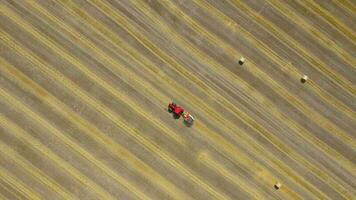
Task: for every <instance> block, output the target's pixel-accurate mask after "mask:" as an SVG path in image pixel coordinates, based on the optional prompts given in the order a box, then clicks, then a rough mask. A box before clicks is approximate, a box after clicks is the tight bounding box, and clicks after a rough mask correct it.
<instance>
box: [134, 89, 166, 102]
mask: <svg viewBox="0 0 356 200" xmlns="http://www.w3.org/2000/svg"><path fill="white" fill-rule="evenodd" d="M135 87H136V86H135ZM160 99H162V98H160Z"/></svg>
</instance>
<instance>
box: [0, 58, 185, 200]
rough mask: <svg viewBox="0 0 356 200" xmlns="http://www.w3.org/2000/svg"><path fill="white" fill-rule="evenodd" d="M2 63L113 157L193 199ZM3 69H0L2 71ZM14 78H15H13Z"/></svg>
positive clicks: (176, 194) (179, 196)
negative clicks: (44, 96)
mask: <svg viewBox="0 0 356 200" xmlns="http://www.w3.org/2000/svg"><path fill="white" fill-rule="evenodd" d="M0 63H1V64H2V65H4V66H5V68H7V69H4V72H5V71H6V72H5V74H7V75H8V77H9V78H10V79H16V80H14V81H15V82H17V83H18V85H20V86H21V87H23V88H24V89H25V90H26V91H29V92H31V93H32V94H34V95H36V96H37V97H38V98H40V97H41V96H42V95H43V94H44V95H46V99H43V101H45V102H46V103H47V104H48V105H50V106H51V107H53V108H54V109H55V110H56V112H57V113H60V114H61V115H62V116H64V117H65V118H67V119H68V120H69V121H71V122H72V123H73V124H75V125H76V126H77V127H78V128H79V129H80V130H83V131H84V133H86V134H87V135H88V136H89V137H91V138H93V139H94V140H95V141H96V142H98V143H100V144H101V145H102V146H103V147H104V148H105V149H107V151H109V152H110V153H111V154H112V155H114V156H115V157H117V158H119V159H120V160H123V161H124V162H126V163H127V164H129V165H130V166H131V167H133V168H134V169H135V170H136V171H137V172H138V173H139V174H141V175H142V176H143V177H145V178H147V180H149V181H151V182H152V183H153V184H154V185H156V186H157V187H158V188H161V189H162V190H164V191H166V192H167V194H169V195H170V196H171V197H174V198H175V199H178V200H179V199H187V200H188V199H191V197H189V196H187V195H186V194H184V193H182V191H180V190H179V189H176V188H175V186H174V185H172V183H170V182H168V181H167V180H166V179H165V178H164V177H162V176H161V175H160V174H159V173H157V172H156V171H154V170H153V169H152V168H150V167H149V166H148V165H147V164H146V163H144V162H143V161H141V160H140V159H139V158H137V157H136V156H135V155H133V154H132V153H131V152H130V151H128V150H127V149H125V148H124V147H122V146H121V145H119V144H118V143H115V142H112V139H111V138H109V137H108V136H106V135H105V134H103V133H102V132H101V131H100V130H98V129H97V128H96V127H95V126H93V125H91V124H90V123H89V122H88V121H86V120H84V119H83V118H81V117H80V116H79V115H77V114H76V113H75V112H73V111H72V110H71V109H70V108H69V107H68V106H66V105H65V104H63V103H62V102H60V101H59V100H58V99H57V98H55V97H54V96H53V95H52V94H50V93H49V92H47V91H46V90H45V89H43V88H42V87H41V86H39V85H38V84H37V83H35V82H33V81H32V80H30V79H29V78H28V77H26V75H24V74H22V73H21V72H19V71H18V70H16V68H14V67H13V66H10V65H9V64H8V63H5V61H4V60H3V59H1V58H0ZM2 70H3V69H0V71H2ZM13 77H14V78H13Z"/></svg>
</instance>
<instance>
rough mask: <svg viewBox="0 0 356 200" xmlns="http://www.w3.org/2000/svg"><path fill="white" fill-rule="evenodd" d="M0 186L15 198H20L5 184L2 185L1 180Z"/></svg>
mask: <svg viewBox="0 0 356 200" xmlns="http://www.w3.org/2000/svg"><path fill="white" fill-rule="evenodd" d="M0 188H2V189H3V190H5V191H6V192H8V193H9V194H11V195H12V196H15V197H16V199H17V200H19V199H22V198H20V197H19V195H18V194H15V193H14V191H10V189H9V188H8V187H7V186H6V185H4V184H3V183H1V181H0ZM15 191H16V190H15ZM0 196H2V194H1V193H0ZM3 199H6V198H3ZM10 200H13V199H10Z"/></svg>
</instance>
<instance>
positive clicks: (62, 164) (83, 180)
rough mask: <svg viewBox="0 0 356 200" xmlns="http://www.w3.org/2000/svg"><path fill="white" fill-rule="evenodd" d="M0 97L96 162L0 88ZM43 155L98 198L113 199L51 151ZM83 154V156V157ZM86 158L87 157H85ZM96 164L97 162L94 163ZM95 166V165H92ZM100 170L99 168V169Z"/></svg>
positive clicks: (70, 146) (90, 159) (89, 159)
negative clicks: (97, 195) (98, 196)
mask: <svg viewBox="0 0 356 200" xmlns="http://www.w3.org/2000/svg"><path fill="white" fill-rule="evenodd" d="M0 95H1V96H2V97H3V98H4V99H6V100H7V102H8V104H10V105H13V106H14V107H16V108H19V109H20V110H21V112H23V113H25V114H26V115H28V116H29V117H31V118H32V120H34V121H37V123H38V124H40V125H41V126H44V127H45V128H46V129H47V130H49V131H51V133H53V135H55V136H56V137H58V138H59V139H61V140H62V141H63V143H64V144H65V145H67V146H68V147H69V148H72V149H73V150H74V151H76V152H78V153H79V154H80V155H82V156H83V157H84V158H86V160H88V161H90V162H92V163H94V162H96V161H94V160H93V158H91V157H92V156H91V155H90V154H89V153H87V152H86V153H84V151H85V150H84V149H83V148H81V147H80V146H78V145H77V144H75V143H74V142H72V141H71V140H70V139H69V138H67V137H66V136H65V135H63V134H62V133H60V132H59V130H58V129H56V128H55V127H53V126H52V125H51V124H49V123H48V121H47V120H45V119H43V118H42V117H40V116H39V115H37V114H36V113H34V112H33V111H32V110H31V109H30V108H28V107H27V106H25V105H23V104H22V103H21V102H20V101H19V100H17V99H15V98H14V97H12V96H11V95H9V94H8V93H6V92H5V91H4V90H3V89H1V88H0ZM42 152H43V153H44V155H46V156H47V157H49V158H51V159H52V160H53V161H55V162H56V164H57V165H58V166H60V167H61V168H63V169H66V170H67V172H68V173H69V174H71V175H72V176H73V177H75V178H76V179H77V180H78V181H79V182H80V183H82V184H84V185H87V186H88V187H89V188H91V189H92V190H93V191H94V192H95V193H97V194H99V195H100V196H102V197H104V198H105V199H115V198H114V197H112V196H111V195H110V194H109V193H108V192H107V191H105V190H104V189H103V188H101V187H100V186H99V185H97V184H96V183H95V182H93V181H92V180H90V179H89V178H87V177H85V176H84V175H83V174H82V173H81V172H79V171H78V170H76V169H75V168H74V167H72V166H71V165H70V164H68V163H66V162H65V161H63V160H62V159H61V158H59V157H58V156H57V155H55V154H53V153H51V151H50V150H49V151H42ZM83 154H85V155H83ZM86 156H88V157H89V158H88V157H86ZM96 163H97V162H96ZM94 164H95V163H94ZM99 169H100V168H99Z"/></svg>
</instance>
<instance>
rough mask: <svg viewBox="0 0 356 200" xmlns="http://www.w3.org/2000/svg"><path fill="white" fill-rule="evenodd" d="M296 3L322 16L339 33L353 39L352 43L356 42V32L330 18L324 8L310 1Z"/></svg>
mask: <svg viewBox="0 0 356 200" xmlns="http://www.w3.org/2000/svg"><path fill="white" fill-rule="evenodd" d="M296 2H298V4H299V5H302V6H303V7H304V8H306V9H307V10H309V11H311V12H312V13H314V14H315V15H317V16H321V17H322V19H323V20H324V21H326V22H327V23H328V24H330V25H331V26H332V27H335V28H336V30H338V31H339V32H341V33H343V34H345V35H346V36H347V37H348V38H350V39H351V41H353V43H355V42H356V34H355V33H354V31H353V30H352V29H349V28H348V27H347V26H345V25H344V24H343V23H341V22H339V21H338V20H337V19H335V18H334V17H332V16H330V15H329V14H328V12H327V11H326V10H325V9H323V8H322V7H320V6H319V5H318V4H317V3H315V2H314V1H310V0H305V1H296Z"/></svg>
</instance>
